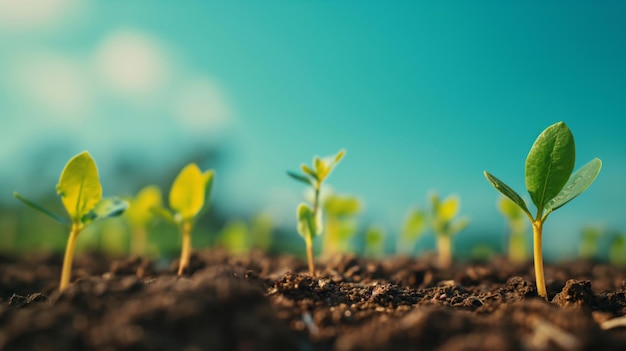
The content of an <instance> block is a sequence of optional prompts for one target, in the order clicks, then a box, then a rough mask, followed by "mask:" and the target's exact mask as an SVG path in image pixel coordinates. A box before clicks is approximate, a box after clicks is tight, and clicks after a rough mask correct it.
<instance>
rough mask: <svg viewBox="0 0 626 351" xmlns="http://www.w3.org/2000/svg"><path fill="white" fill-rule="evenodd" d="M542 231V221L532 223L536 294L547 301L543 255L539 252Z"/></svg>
mask: <svg viewBox="0 0 626 351" xmlns="http://www.w3.org/2000/svg"><path fill="white" fill-rule="evenodd" d="M542 231H543V221H542V220H541V219H538V220H536V221H534V222H533V256H534V259H535V281H536V284H537V293H538V294H539V296H541V297H543V298H544V299H546V300H547V299H548V292H547V291H546V281H545V278H544V273H543V254H542V251H541V232H542Z"/></svg>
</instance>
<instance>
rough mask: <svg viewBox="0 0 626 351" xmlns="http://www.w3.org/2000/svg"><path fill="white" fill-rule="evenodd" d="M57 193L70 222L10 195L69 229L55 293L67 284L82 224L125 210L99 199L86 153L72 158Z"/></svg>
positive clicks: (95, 176) (109, 200) (99, 190)
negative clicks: (67, 226) (59, 278)
mask: <svg viewBox="0 0 626 351" xmlns="http://www.w3.org/2000/svg"><path fill="white" fill-rule="evenodd" d="M57 194H58V195H60V196H61V202H62V203H63V206H64V207H65V210H66V211H67V213H68V214H69V216H70V220H71V221H70V222H68V221H67V220H65V219H64V218H63V217H61V216H59V215H57V214H55V213H53V212H52V211H50V210H48V209H45V208H43V207H41V206H39V205H37V204H35V203H34V202H32V201H30V200H27V199H26V198H24V197H23V196H21V195H20V194H18V193H13V195H14V196H15V197H16V198H17V199H18V200H20V201H22V202H23V203H24V204H26V205H27V206H29V207H31V208H33V209H35V210H37V211H39V212H41V213H43V214H45V215H47V216H49V217H50V218H52V219H54V220H55V221H57V222H59V223H61V224H64V225H70V226H71V227H70V236H69V238H68V241H67V246H66V249H65V256H64V258H63V267H62V270H61V282H60V284H59V290H60V291H64V290H65V289H66V288H67V287H68V286H69V283H70V277H71V274H72V260H73V257H74V249H75V248H76V239H77V238H78V235H79V234H80V233H81V232H82V231H83V229H84V228H85V226H86V225H88V224H89V223H91V222H93V221H95V220H99V219H104V218H108V217H113V216H118V215H120V214H122V213H123V212H124V210H126V208H127V207H128V203H126V202H125V201H123V200H120V199H117V198H102V186H101V185H100V180H99V179H98V169H97V168H96V163H95V162H94V160H93V159H92V158H91V155H89V153H88V152H86V151H85V152H82V153H80V154H78V155H76V156H74V157H73V158H72V159H70V161H69V162H68V163H67V164H66V165H65V168H64V169H63V172H62V173H61V178H60V179H59V184H57Z"/></svg>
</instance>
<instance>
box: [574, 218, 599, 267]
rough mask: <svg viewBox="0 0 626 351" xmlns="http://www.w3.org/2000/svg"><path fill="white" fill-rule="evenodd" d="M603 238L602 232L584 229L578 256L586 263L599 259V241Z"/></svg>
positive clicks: (595, 229)
mask: <svg viewBox="0 0 626 351" xmlns="http://www.w3.org/2000/svg"><path fill="white" fill-rule="evenodd" d="M600 237H602V230H601V229H600V228H597V227H592V226H588V227H585V228H583V230H582V233H581V238H580V245H579V246H578V254H579V255H580V258H582V259H583V260H585V261H590V262H591V261H593V260H596V259H598V240H599V239H600Z"/></svg>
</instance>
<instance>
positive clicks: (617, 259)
mask: <svg viewBox="0 0 626 351" xmlns="http://www.w3.org/2000/svg"><path fill="white" fill-rule="evenodd" d="M625 238H626V236H624V234H617V235H615V236H614V237H613V238H612V239H611V246H610V247H609V262H611V264H614V265H616V266H621V267H624V266H626V239H625Z"/></svg>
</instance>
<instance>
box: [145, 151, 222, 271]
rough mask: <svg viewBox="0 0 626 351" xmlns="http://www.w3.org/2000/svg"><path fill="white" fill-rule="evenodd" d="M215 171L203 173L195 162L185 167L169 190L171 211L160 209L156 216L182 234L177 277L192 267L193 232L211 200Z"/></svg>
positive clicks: (157, 210) (157, 209)
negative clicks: (204, 208) (174, 225)
mask: <svg viewBox="0 0 626 351" xmlns="http://www.w3.org/2000/svg"><path fill="white" fill-rule="evenodd" d="M213 175H214V172H213V170H208V171H206V172H204V173H203V172H202V171H200V168H198V166H197V165H196V164H195V163H190V164H188V165H187V166H185V168H183V169H182V170H181V171H180V173H179V174H178V176H177V177H176V179H174V183H173V184H172V188H171V189H170V196H169V202H170V209H169V210H168V209H166V208H163V207H157V208H155V209H154V213H155V214H157V215H159V216H160V217H162V218H164V219H165V220H167V221H169V222H171V223H174V224H176V225H177V226H178V227H179V229H180V232H181V234H182V239H183V243H182V249H181V253H180V261H179V263H178V275H182V274H183V272H184V271H185V270H186V269H187V268H188V267H189V257H190V255H191V232H192V230H193V226H194V224H195V221H196V219H197V217H198V214H199V213H200V211H201V210H202V208H203V207H204V203H205V199H208V196H209V194H210V193H211V186H212V184H213Z"/></svg>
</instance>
